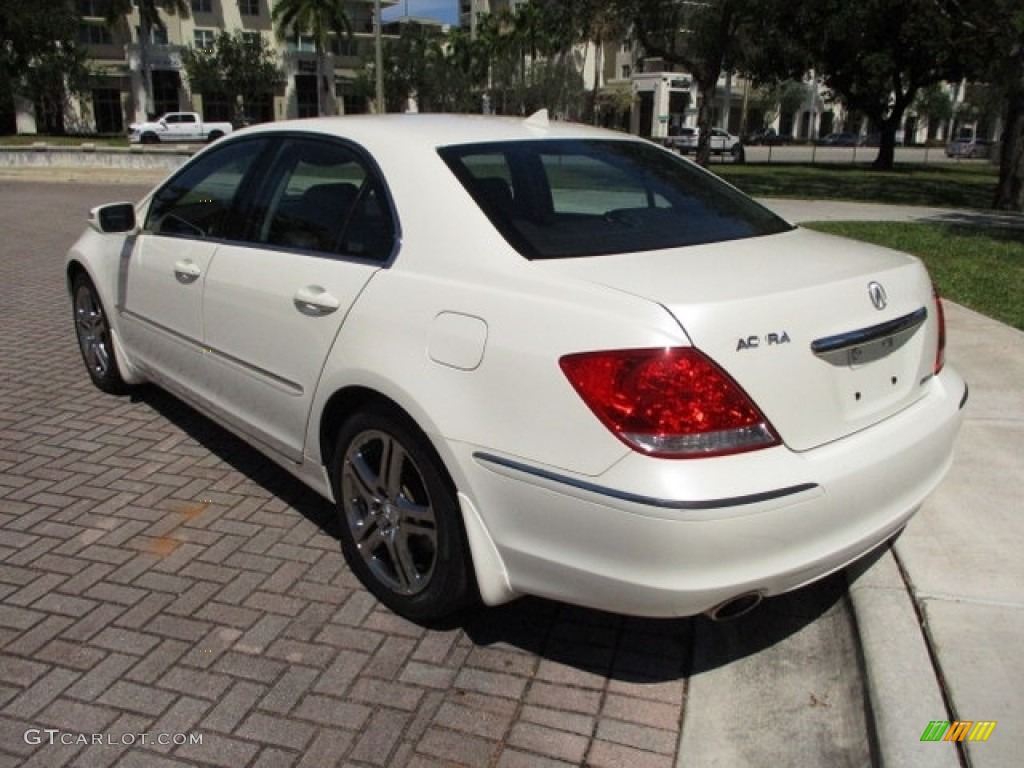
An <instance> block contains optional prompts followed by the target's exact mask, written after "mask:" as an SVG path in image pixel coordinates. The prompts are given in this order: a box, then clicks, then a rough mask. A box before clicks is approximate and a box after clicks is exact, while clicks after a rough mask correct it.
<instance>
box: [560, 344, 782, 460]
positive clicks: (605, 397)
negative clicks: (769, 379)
mask: <svg viewBox="0 0 1024 768" xmlns="http://www.w3.org/2000/svg"><path fill="white" fill-rule="evenodd" d="M559 363H560V365H561V367H562V371H563V372H564V373H565V375H566V376H567V377H568V378H569V381H570V382H571V383H572V385H573V387H575V389H576V391H577V392H578V393H579V395H580V397H582V398H583V401H584V402H585V403H586V404H587V406H589V407H590V409H591V410H592V411H593V412H594V413H595V414H596V415H597V417H598V418H599V419H600V420H601V421H602V422H603V423H604V425H605V426H606V427H608V429H610V430H611V431H612V433H613V434H614V435H615V436H616V437H618V438H619V439H620V440H622V441H623V442H624V443H626V444H627V445H628V446H630V447H631V448H633V449H634V450H637V451H640V452H642V453H646V454H649V455H652V456H661V457H665V458H695V457H704V456H721V455H725V454H731V453H741V452H743V451H753V450H757V449H759V448H767V447H769V446H772V445H777V444H778V443H779V442H780V441H779V438H778V436H777V435H776V434H775V430H774V429H772V426H771V425H770V424H769V423H768V420H767V419H765V417H764V416H763V415H762V414H761V411H760V410H758V408H757V406H756V405H754V403H753V401H751V399H750V398H749V397H748V396H747V395H746V393H744V392H743V390H742V389H740V387H739V385H738V384H736V382H735V381H733V380H732V379H731V378H730V377H729V375H728V374H727V373H725V371H723V370H722V369H721V368H719V367H718V366H717V365H715V363H713V362H712V361H711V360H710V359H709V358H708V357H707V356H705V355H704V354H703V353H701V352H699V351H698V350H696V349H693V348H691V347H672V348H667V349H629V350H614V351H608V352H584V353H582V354H577V355H566V356H565V357H563V358H562V359H561V360H560V361H559Z"/></svg>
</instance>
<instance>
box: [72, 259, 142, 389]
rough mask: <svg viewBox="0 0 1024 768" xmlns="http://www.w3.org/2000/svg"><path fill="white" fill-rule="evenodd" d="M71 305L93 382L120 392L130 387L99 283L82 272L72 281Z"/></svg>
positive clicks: (81, 347)
mask: <svg viewBox="0 0 1024 768" xmlns="http://www.w3.org/2000/svg"><path fill="white" fill-rule="evenodd" d="M71 308H72V315H73V318H74V322H75V335H76V337H77V338H78V349H79V351H80V352H81V353H82V362H84V363H85V369H86V370H87V371H88V372H89V378H91V379H92V383H93V384H95V385H96V386H97V387H98V388H99V389H101V390H103V391H104V392H108V393H110V394H112V395H119V394H122V393H124V392H125V391H126V390H127V389H128V385H127V384H125V381H124V379H123V378H121V369H120V368H119V367H118V365H117V355H116V354H115V353H114V344H113V338H112V336H111V333H110V322H109V321H108V320H107V313H106V311H105V310H104V309H103V302H101V301H100V297H99V293H97V291H96V286H95V285H93V283H92V280H90V279H89V277H88V275H86V274H85V273H82V272H80V273H79V274H77V275H75V277H74V279H73V280H72V281H71Z"/></svg>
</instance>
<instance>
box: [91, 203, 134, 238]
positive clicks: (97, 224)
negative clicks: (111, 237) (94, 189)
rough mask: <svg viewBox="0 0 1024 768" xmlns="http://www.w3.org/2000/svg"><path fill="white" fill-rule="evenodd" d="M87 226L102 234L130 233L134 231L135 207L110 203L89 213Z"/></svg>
mask: <svg viewBox="0 0 1024 768" xmlns="http://www.w3.org/2000/svg"><path fill="white" fill-rule="evenodd" d="M89 226H91V227H92V228H93V229H95V230H96V231H97V232H101V233H103V234H118V233H121V232H131V231H132V230H133V229H135V206H134V205H133V204H132V203H110V204H109V205H101V206H98V207H96V208H93V209H92V210H91V211H89Z"/></svg>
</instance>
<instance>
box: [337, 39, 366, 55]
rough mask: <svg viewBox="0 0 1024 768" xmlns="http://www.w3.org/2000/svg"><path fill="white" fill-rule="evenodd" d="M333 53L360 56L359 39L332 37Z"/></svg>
mask: <svg viewBox="0 0 1024 768" xmlns="http://www.w3.org/2000/svg"><path fill="white" fill-rule="evenodd" d="M331 53H333V54H334V55H335V56H349V57H352V56H358V55H359V41H358V40H356V39H355V38H342V37H332V38H331Z"/></svg>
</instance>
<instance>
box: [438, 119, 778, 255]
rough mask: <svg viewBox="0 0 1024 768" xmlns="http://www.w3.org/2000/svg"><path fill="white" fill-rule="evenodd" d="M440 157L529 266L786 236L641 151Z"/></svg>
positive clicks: (520, 148)
mask: <svg viewBox="0 0 1024 768" xmlns="http://www.w3.org/2000/svg"><path fill="white" fill-rule="evenodd" d="M439 152H440V154H441V157H442V158H443V159H444V161H445V162H446V163H447V164H448V166H449V168H451V170H452V171H453V172H454V173H455V175H456V176H457V177H458V179H459V181H460V182H462V184H463V186H465V187H466V190H467V191H468V192H469V193H470V195H471V196H472V197H473V199H474V200H475V201H476V203H477V205H479V206H480V208H481V210H483V212H484V213H485V214H486V215H487V217H488V218H489V219H490V220H491V222H492V223H493V224H494V226H495V227H496V228H497V229H498V231H499V232H500V233H501V234H502V235H503V236H504V237H505V239H506V240H507V241H508V242H509V244H511V245H512V246H513V247H514V248H516V249H517V250H518V251H519V252H520V253H521V254H522V255H523V256H525V257H526V258H528V259H552V258H574V257H581V256H598V255H604V254H612V253H629V252H634V251H649V250H658V249H664V248H679V247H683V246H689V245H699V244H703V243H715V242H722V241H726V240H736V239H740V238H746V237H755V236H758V235H767V234H774V233H777V232H783V231H786V230H788V229H789V228H790V227H789V225H788V224H787V223H786V222H784V221H783V220H782V219H779V218H778V217H777V216H775V215H774V214H773V213H771V212H770V211H768V210H767V209H765V208H763V207H761V206H760V205H758V204H757V203H755V202H754V201H752V200H750V199H749V198H748V197H746V196H745V195H743V194H742V193H740V192H737V191H736V190H734V189H732V188H731V187H729V186H728V185H727V184H725V183H723V182H720V181H718V180H717V179H716V178H715V177H713V176H711V175H710V174H707V173H705V172H703V171H702V170H700V169H699V168H697V167H695V166H693V165H692V164H691V163H689V162H687V161H686V160H683V159H682V158H679V157H676V156H675V155H672V154H670V153H667V152H665V151H664V150H661V149H659V148H658V147H655V146H654V145H648V144H646V143H644V142H639V141H632V140H629V141H622V140H614V139H612V140H580V139H568V140H536V141H513V142H501V143H493V144H474V145H466V146H454V147H444V148H442V149H441V150H439Z"/></svg>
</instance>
